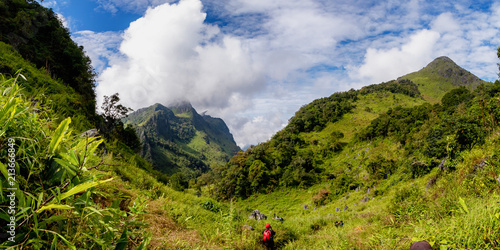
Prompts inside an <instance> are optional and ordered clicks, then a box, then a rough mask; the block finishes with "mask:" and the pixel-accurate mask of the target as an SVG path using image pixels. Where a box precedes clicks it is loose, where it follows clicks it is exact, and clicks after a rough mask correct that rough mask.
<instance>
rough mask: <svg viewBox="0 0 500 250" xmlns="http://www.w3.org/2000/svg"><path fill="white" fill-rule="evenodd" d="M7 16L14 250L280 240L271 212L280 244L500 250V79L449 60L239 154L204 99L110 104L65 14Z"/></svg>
mask: <svg viewBox="0 0 500 250" xmlns="http://www.w3.org/2000/svg"><path fill="white" fill-rule="evenodd" d="M0 12H1V13H2V15H0V31H1V34H0V37H1V38H0V39H1V40H2V41H4V42H0V73H1V75H0V185H1V186H0V221H1V226H0V228H1V231H0V239H1V240H2V241H1V242H0V247H1V248H10V249H263V248H264V247H263V245H262V234H261V230H262V229H263V228H264V225H265V224H267V223H270V224H271V225H272V226H273V228H274V230H275V231H276V232H277V234H276V237H275V241H276V245H277V247H278V248H279V249H408V248H409V246H410V244H411V243H412V242H415V241H419V240H427V241H429V242H430V243H431V244H432V245H433V247H434V249H500V226H499V225H500V204H499V203H500V176H499V175H500V155H499V152H500V131H499V127H498V125H499V124H498V123H499V121H500V81H496V82H495V83H488V82H484V81H482V80H479V79H478V78H477V77H475V76H474V75H472V74H470V73H469V72H467V71H466V70H465V69H462V68H460V67H459V66H457V65H456V64H455V63H453V62H452V61H451V60H450V59H448V58H445V57H441V58H437V59H436V60H435V61H433V62H431V63H430V64H429V65H428V66H427V67H425V68H423V69H422V70H420V71H418V72H414V73H411V74H408V75H406V76H403V77H400V78H398V79H397V80H393V81H389V82H385V83H380V84H374V85H370V86H366V87H364V88H362V89H360V90H354V89H353V90H349V91H347V92H341V93H334V94H332V95H331V96H328V97H325V98H321V99H318V100H315V101H313V102H311V103H309V104H306V105H304V106H303V107H302V108H301V109H300V110H298V111H297V112H296V114H295V115H294V116H293V117H292V118H291V119H290V121H289V124H288V125H287V126H286V127H285V128H284V129H283V130H281V131H279V132H278V133H276V134H275V135H274V136H273V137H272V138H271V139H270V140H269V141H267V142H264V143H261V144H259V145H256V146H252V147H251V148H249V149H248V150H246V151H239V152H238V153H237V154H236V155H235V156H233V157H232V158H230V159H229V157H228V155H230V154H231V153H234V152H236V151H238V148H237V147H236V146H235V145H234V140H233V139H232V136H231V135H230V133H229V131H228V129H227V127H226V126H225V124H224V122H223V121H222V120H220V119H217V118H213V117H209V116H204V115H199V114H197V113H196V111H194V109H192V107H191V106H190V105H187V104H180V105H176V106H173V107H168V108H167V107H164V106H161V105H154V106H152V107H149V108H145V109H142V110H139V111H137V112H136V113H133V114H132V115H130V116H129V117H128V118H126V119H124V120H122V121H120V120H119V118H121V117H120V116H113V115H111V116H106V115H103V116H97V115H96V114H95V99H94V98H93V97H94V95H95V94H94V92H93V76H92V72H93V70H92V68H91V67H90V66H89V65H90V64H89V61H88V58H87V57H86V56H85V55H84V54H83V52H82V51H83V49H82V48H80V47H78V46H76V44H75V43H74V42H72V41H71V39H70V38H69V34H68V32H67V30H66V29H64V28H63V27H62V25H61V24H60V22H59V21H58V20H57V18H56V17H55V15H54V13H53V12H52V11H50V10H47V9H45V8H43V7H41V6H40V5H39V4H37V3H36V2H35V1H23V0H14V1H0ZM42 31H43V32H42ZM48 37H52V38H53V39H47V38H48ZM66 53H69V54H66ZM498 55H499V57H500V51H499V54H498ZM117 97H118V96H115V99H113V97H112V98H111V99H113V100H114V101H116V102H117V101H119V99H118V98H117ZM116 102H111V103H112V104H113V105H116V104H117V103H116ZM113 105H111V106H110V107H111V108H112V107H115V108H116V107H117V106H113ZM118 113H120V112H118ZM125 113H126V112H125ZM120 114H121V113H120ZM129 125H130V126H129ZM132 126H133V128H135V129H137V131H139V135H140V137H142V139H143V141H142V142H143V144H142V149H143V151H142V152H143V156H144V157H142V156H141V155H140V153H139V152H138V149H137V148H136V146H137V145H138V143H137V141H135V140H137V138H136V137H134V135H135V134H134V130H133V128H132ZM90 128H99V129H100V131H99V132H101V136H94V135H93V136H85V135H89V134H87V133H85V134H82V132H84V131H85V130H87V129H90ZM102 128H105V129H104V131H103V129H102ZM141 135H142V136H141ZM146 137H148V138H149V140H144V139H145V138H146ZM134 138H135V139H134ZM134 145H135V146H134ZM139 149H140V148H139ZM158 151H160V152H158ZM160 153H161V154H160ZM228 159H229V160H228ZM148 160H149V161H148ZM227 160H228V161H227ZM226 161H227V162H226ZM155 162H156V164H162V163H164V162H168V163H169V164H165V165H162V167H161V168H158V166H159V165H158V166H157V165H155ZM187 166H191V167H193V168H190V169H189V171H186V173H188V174H185V175H184V174H180V173H183V170H185V169H186V168H187ZM176 171H180V172H176ZM190 171H192V172H190ZM202 172H204V173H203V174H201V173H202ZM200 174H201V175H200ZM183 175H184V176H183ZM198 175H200V176H199V177H197V178H196V179H195V178H192V177H195V176H198ZM176 190H183V191H176ZM256 209H258V210H260V211H261V212H263V213H264V214H265V215H267V219H264V220H255V219H250V218H249V215H250V214H251V213H252V212H253V211H254V210H256ZM275 216H279V217H281V218H283V219H284V220H273V217H275ZM339 220H342V221H343V222H344V225H343V226H339V227H337V226H336V223H335V222H336V221H339ZM252 228H253V229H255V230H252Z"/></svg>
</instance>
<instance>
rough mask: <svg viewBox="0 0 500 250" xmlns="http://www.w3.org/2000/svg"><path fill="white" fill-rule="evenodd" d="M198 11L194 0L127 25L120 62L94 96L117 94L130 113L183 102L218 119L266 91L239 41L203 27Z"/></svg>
mask: <svg viewBox="0 0 500 250" xmlns="http://www.w3.org/2000/svg"><path fill="white" fill-rule="evenodd" d="M201 9H202V5H201V2H200V1H199V0H183V1H180V2H179V3H178V4H172V5H170V4H164V5H160V6H158V7H155V8H150V9H148V11H147V12H146V14H145V15H144V17H142V18H140V19H138V20H136V21H135V22H133V23H131V24H130V27H129V28H128V29H127V30H125V32H124V34H123V41H122V42H121V45H120V48H119V51H120V53H121V57H117V58H114V59H113V60H112V61H110V67H108V68H106V69H104V70H103V71H102V73H101V75H100V76H99V79H98V82H99V85H98V87H97V89H96V92H97V95H98V97H101V98H102V96H103V95H108V96H109V95H111V94H113V93H115V92H117V93H119V94H120V97H121V100H122V103H123V104H124V105H126V106H129V107H132V108H134V109H137V108H141V107H145V106H149V105H152V104H154V103H157V102H159V103H163V104H166V105H169V104H172V103H174V102H177V101H182V100H188V101H190V102H191V103H192V104H193V105H194V106H195V107H197V108H199V109H209V111H212V112H211V113H214V112H215V113H217V114H222V115H230V114H231V113H234V112H236V111H239V110H242V109H244V108H247V107H248V106H249V105H250V101H251V98H252V95H253V94H254V93H256V92H257V91H259V90H261V89H262V88H263V87H264V86H265V85H264V78H263V75H262V73H261V72H262V69H261V66H260V65H259V64H258V63H256V62H254V61H253V59H252V57H251V55H250V53H249V51H248V48H247V47H246V46H245V44H243V43H242V41H241V40H239V39H238V38H236V37H232V36H229V35H224V34H221V33H220V31H219V29H218V28H217V27H214V26H211V25H207V24H204V22H203V21H204V19H205V17H206V14H205V13H203V12H202V11H201ZM103 49H104V48H103ZM98 102H99V103H100V100H98Z"/></svg>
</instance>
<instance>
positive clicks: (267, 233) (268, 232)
mask: <svg viewBox="0 0 500 250" xmlns="http://www.w3.org/2000/svg"><path fill="white" fill-rule="evenodd" d="M262 238H263V239H264V241H268V240H271V230H269V229H266V230H264V237H262Z"/></svg>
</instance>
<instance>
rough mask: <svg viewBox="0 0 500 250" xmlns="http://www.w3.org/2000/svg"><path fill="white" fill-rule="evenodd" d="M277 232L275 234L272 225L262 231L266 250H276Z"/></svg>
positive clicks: (267, 225)
mask: <svg viewBox="0 0 500 250" xmlns="http://www.w3.org/2000/svg"><path fill="white" fill-rule="evenodd" d="M275 234H276V232H274V230H273V228H272V227H271V225H269V224H266V229H264V230H263V231H262V238H263V240H264V246H266V249H274V235H275Z"/></svg>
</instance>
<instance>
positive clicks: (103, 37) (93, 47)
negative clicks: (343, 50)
mask: <svg viewBox="0 0 500 250" xmlns="http://www.w3.org/2000/svg"><path fill="white" fill-rule="evenodd" d="M72 39H73V40H74V41H76V42H77V43H78V44H79V45H81V46H83V48H84V50H85V53H86V54H87V56H89V57H90V58H91V59H92V67H93V68H94V69H95V70H96V71H97V72H102V71H103V70H104V69H105V68H106V67H108V62H109V63H110V64H112V63H113V62H115V61H116V60H118V58H116V57H117V56H118V55H117V54H116V48H118V46H119V44H120V42H121V41H122V34H121V32H112V31H107V32H101V33H96V32H93V31H90V30H84V31H78V32H75V33H73V34H72Z"/></svg>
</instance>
